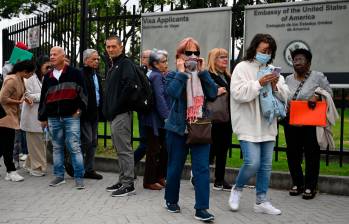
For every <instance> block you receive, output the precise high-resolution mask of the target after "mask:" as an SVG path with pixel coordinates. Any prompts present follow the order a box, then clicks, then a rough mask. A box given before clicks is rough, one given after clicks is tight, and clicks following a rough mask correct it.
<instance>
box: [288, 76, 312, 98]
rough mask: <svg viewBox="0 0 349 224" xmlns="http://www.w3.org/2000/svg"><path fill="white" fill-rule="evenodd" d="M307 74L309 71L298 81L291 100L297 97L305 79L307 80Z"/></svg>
mask: <svg viewBox="0 0 349 224" xmlns="http://www.w3.org/2000/svg"><path fill="white" fill-rule="evenodd" d="M309 75H310V72H309V73H307V74H305V76H304V79H303V80H302V81H301V83H299V86H298V87H297V89H296V92H295V93H294V95H293V97H292V100H296V99H297V96H298V94H299V92H300V91H301V90H302V87H303V85H304V83H305V81H307V79H308V78H309Z"/></svg>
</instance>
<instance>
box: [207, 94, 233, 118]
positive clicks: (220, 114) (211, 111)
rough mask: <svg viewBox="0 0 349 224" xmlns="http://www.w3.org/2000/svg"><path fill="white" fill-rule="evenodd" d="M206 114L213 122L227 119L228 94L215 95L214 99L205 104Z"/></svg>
mask: <svg viewBox="0 0 349 224" xmlns="http://www.w3.org/2000/svg"><path fill="white" fill-rule="evenodd" d="M206 108H207V116H208V118H209V119H210V120H211V121H212V122H213V123H223V122H228V121H229V118H230V117H229V105H228V94H222V95H220V96H217V98H216V99H215V101H213V102H210V101H208V102H207V104H206Z"/></svg>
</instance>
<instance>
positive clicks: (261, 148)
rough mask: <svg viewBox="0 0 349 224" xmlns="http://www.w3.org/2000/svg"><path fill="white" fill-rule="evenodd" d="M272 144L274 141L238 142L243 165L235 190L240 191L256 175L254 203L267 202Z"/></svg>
mask: <svg viewBox="0 0 349 224" xmlns="http://www.w3.org/2000/svg"><path fill="white" fill-rule="evenodd" d="M274 144H275V142H274V141H269V142H248V141H242V140H241V141H240V146H241V150H242V154H243V157H244V164H243V165H242V167H241V168H240V171H239V175H238V176H237V178H236V183H235V189H236V190H241V191H242V189H243V187H244V185H245V184H246V183H247V182H248V180H249V179H250V178H251V177H252V176H254V175H255V174H256V194H257V197H256V203H263V202H266V201H267V192H268V187H269V181H270V174H271V165H272V160H273V150H274Z"/></svg>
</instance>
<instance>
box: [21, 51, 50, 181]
mask: <svg viewBox="0 0 349 224" xmlns="http://www.w3.org/2000/svg"><path fill="white" fill-rule="evenodd" d="M50 66H51V64H50V59H49V57H48V56H46V55H44V56H41V57H39V58H38V60H37V62H36V71H35V74H34V75H33V76H31V77H30V78H29V79H26V80H25V81H24V85H25V88H26V92H25V96H26V97H27V98H29V99H31V100H32V102H33V103H32V104H28V103H23V107H22V113H21V121H20V127H21V129H22V130H24V131H26V138H27V146H28V152H29V157H28V158H27V160H26V163H25V164H24V167H25V168H26V169H27V170H28V171H29V172H30V174H31V175H33V176H44V175H45V173H46V168H47V162H46V147H45V142H44V139H43V130H42V128H41V125H40V121H38V108H39V102H40V95H41V86H42V79H43V76H44V75H45V74H46V73H47V72H48V70H49V69H50Z"/></svg>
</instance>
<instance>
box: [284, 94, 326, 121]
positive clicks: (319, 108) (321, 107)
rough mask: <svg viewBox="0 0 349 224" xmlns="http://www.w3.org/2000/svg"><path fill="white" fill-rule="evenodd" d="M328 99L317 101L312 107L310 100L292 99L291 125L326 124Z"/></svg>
mask: <svg viewBox="0 0 349 224" xmlns="http://www.w3.org/2000/svg"><path fill="white" fill-rule="evenodd" d="M326 111H327V104H326V101H317V102H316V107H315V109H310V108H309V106H308V101H301V100H292V101H291V103H290V125H309V126H324V127H325V126H326V121H327V119H326Z"/></svg>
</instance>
